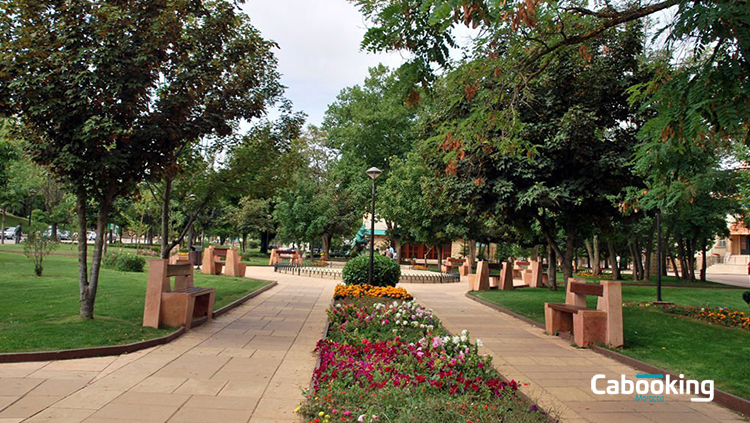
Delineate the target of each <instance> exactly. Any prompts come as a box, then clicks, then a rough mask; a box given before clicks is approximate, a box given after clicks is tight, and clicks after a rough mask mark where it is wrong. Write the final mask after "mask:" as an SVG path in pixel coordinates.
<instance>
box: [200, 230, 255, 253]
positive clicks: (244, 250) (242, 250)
mask: <svg viewBox="0 0 750 423" xmlns="http://www.w3.org/2000/svg"><path fill="white" fill-rule="evenodd" d="M187 239H188V252H190V251H193V244H194V242H195V223H191V224H190V227H188V235H187ZM242 251H245V250H244V249H243V250H242Z"/></svg>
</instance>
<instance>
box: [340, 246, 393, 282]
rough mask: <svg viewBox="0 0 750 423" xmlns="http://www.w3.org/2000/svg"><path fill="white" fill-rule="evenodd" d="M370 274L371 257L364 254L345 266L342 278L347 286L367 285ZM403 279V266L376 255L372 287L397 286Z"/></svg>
mask: <svg viewBox="0 0 750 423" xmlns="http://www.w3.org/2000/svg"><path fill="white" fill-rule="evenodd" d="M369 273H370V256H369V255H368V254H363V255H361V256H357V257H355V258H353V259H351V260H349V261H348V262H346V265H344V270H343V272H342V277H343V278H344V283H345V284H347V285H364V284H367V283H368V282H369V281H368V277H369ZM400 277H401V266H399V265H398V263H397V262H396V261H395V260H393V259H389V258H388V257H385V256H381V255H376V256H375V257H374V261H373V270H372V279H373V280H372V285H373V286H396V284H397V283H398V280H399V278H400Z"/></svg>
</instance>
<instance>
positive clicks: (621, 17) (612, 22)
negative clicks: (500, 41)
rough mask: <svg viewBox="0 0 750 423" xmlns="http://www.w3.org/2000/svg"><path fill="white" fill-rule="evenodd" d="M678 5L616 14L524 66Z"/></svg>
mask: <svg viewBox="0 0 750 423" xmlns="http://www.w3.org/2000/svg"><path fill="white" fill-rule="evenodd" d="M678 3H679V0H666V1H663V2H661V3H657V4H653V5H651V6H646V7H642V8H640V9H632V10H627V11H624V12H618V13H615V14H613V15H612V17H608V19H609V20H608V21H605V22H604V23H602V24H601V25H599V26H598V27H596V28H594V29H592V30H591V31H589V32H585V33H583V34H578V35H574V36H571V37H568V38H565V39H563V40H562V41H560V42H559V43H557V44H554V45H552V46H548V47H545V48H540V49H537V50H536V51H535V52H534V53H532V54H531V55H530V56H528V57H527V58H526V59H524V61H523V66H529V65H531V64H533V63H535V62H536V61H538V60H539V59H541V58H542V57H544V56H546V55H548V54H550V53H552V52H554V51H556V50H557V49H559V48H561V47H565V46H571V45H576V44H580V43H582V42H584V41H587V40H590V39H592V38H594V37H596V36H598V35H599V34H601V33H602V32H604V31H606V30H608V29H609V28H612V27H615V26H617V25H620V24H623V23H626V22H630V21H634V20H636V19H640V18H642V17H644V16H648V15H651V14H653V13H656V12H658V11H660V10H664V9H668V8H670V7H672V6H674V5H676V4H678ZM584 10H587V9H584ZM592 13H596V12H592Z"/></svg>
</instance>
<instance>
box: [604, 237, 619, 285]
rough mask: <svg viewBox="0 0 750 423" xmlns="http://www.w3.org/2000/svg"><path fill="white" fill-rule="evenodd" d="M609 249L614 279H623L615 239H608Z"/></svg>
mask: <svg viewBox="0 0 750 423" xmlns="http://www.w3.org/2000/svg"><path fill="white" fill-rule="evenodd" d="M607 249H608V250H609V266H610V267H611V268H612V280H614V281H619V280H620V279H621V276H620V265H619V264H618V263H617V251H615V243H614V241H607Z"/></svg>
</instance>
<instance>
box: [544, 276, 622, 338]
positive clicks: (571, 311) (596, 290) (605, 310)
mask: <svg viewBox="0 0 750 423" xmlns="http://www.w3.org/2000/svg"><path fill="white" fill-rule="evenodd" d="M587 295H594V296H597V297H599V298H598V300H597V306H596V309H595V310H593V309H590V308H587V307H586V296H587ZM544 320H545V327H546V331H547V333H548V334H550V335H555V334H557V333H558V332H571V333H572V334H573V340H574V342H575V343H576V344H577V345H578V346H579V347H583V348H586V347H588V346H590V345H591V344H593V343H601V344H606V345H608V346H610V347H612V348H618V347H621V346H622V345H623V337H622V288H621V286H620V282H616V281H601V284H599V285H596V284H589V283H586V281H583V280H576V279H572V278H571V279H570V280H569V281H568V285H567V287H566V294H565V303H564V304H559V303H545V304H544Z"/></svg>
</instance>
